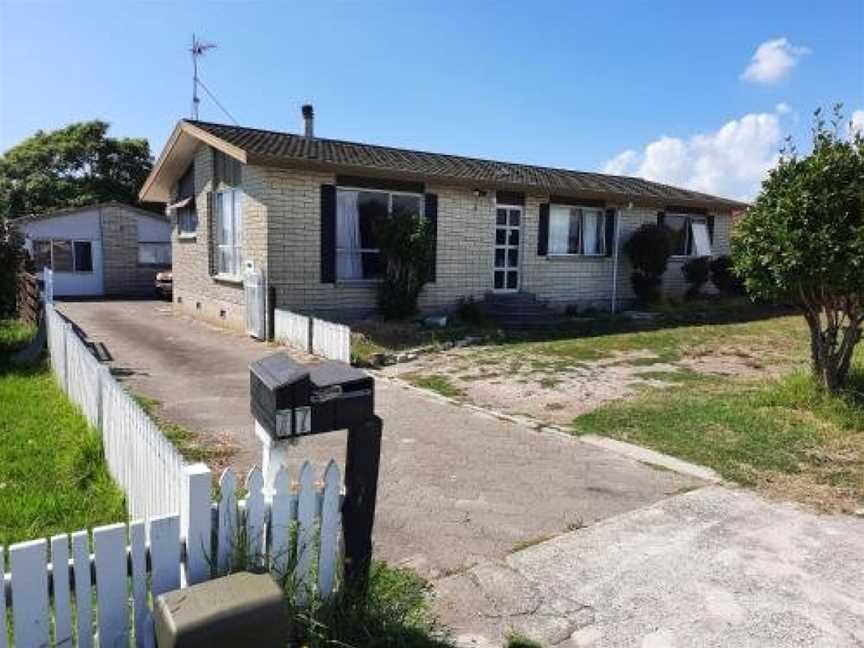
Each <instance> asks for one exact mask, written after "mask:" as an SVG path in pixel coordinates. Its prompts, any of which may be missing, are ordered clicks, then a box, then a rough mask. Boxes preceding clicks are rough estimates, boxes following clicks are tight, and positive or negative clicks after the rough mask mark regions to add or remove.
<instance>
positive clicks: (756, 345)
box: [390, 303, 864, 511]
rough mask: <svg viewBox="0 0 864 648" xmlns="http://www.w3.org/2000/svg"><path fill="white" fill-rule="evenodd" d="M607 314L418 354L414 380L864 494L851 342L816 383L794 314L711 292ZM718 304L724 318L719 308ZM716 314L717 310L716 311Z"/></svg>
mask: <svg viewBox="0 0 864 648" xmlns="http://www.w3.org/2000/svg"><path fill="white" fill-rule="evenodd" d="M673 314H674V316H675V317H676V318H678V319H673V320H672V321H671V322H670V321H667V322H666V327H665V328H660V327H659V326H658V325H657V324H656V323H649V324H648V325H647V326H648V327H649V329H650V330H635V331H629V332H628V331H621V330H619V329H620V328H621V327H624V326H632V325H633V324H632V323H628V324H622V323H618V322H616V323H608V322H607V326H606V334H605V335H604V334H601V333H602V330H603V329H602V327H600V326H599V325H596V324H595V328H594V329H593V330H592V332H590V333H589V334H588V335H586V336H582V337H569V338H568V337H561V338H558V339H551V340H537V339H533V340H507V341H504V342H502V343H500V344H496V345H491V346H485V347H472V348H465V349H456V350H453V351H449V352H446V353H438V354H431V355H429V356H423V357H421V358H420V359H419V360H418V362H416V363H412V364H411V365H408V367H407V368H402V366H400V367H398V368H391V371H390V372H391V373H394V374H396V375H399V373H400V372H402V371H406V370H407V371H410V372H411V373H410V374H409V375H408V376H409V380H411V382H413V383H414V384H416V385H418V386H420V387H425V388H427V389H432V390H434V391H437V392H439V393H444V394H445V395H448V396H456V397H459V398H464V399H465V400H467V401H470V402H474V403H477V404H481V405H484V406H487V407H490V408H492V409H496V410H499V411H504V412H508V413H511V414H527V415H529V416H532V417H534V418H537V419H539V420H542V421H544V422H548V423H556V424H560V425H568V426H570V425H572V427H573V430H574V432H576V433H578V434H582V433H589V432H590V433H595V434H601V435H606V436H610V437H614V438H618V439H622V440H625V441H630V442H632V443H637V444H640V445H644V446H646V447H650V448H653V449H656V450H659V451H661V452H666V453H669V454H672V455H674V456H677V457H680V458H682V459H686V460H688V461H693V462H696V463H699V464H703V465H706V466H710V467H712V468H714V469H715V470H717V471H718V472H719V473H720V474H721V475H723V476H724V477H725V478H727V479H730V480H733V481H737V482H739V483H741V484H745V485H748V486H751V487H754V488H757V489H758V490H759V491H761V492H763V493H765V494H767V495H770V496H777V497H785V498H791V499H795V500H798V501H802V502H806V503H808V504H813V505H815V506H816V507H818V508H820V509H822V510H832V511H851V510H856V509H859V508H861V507H862V506H864V377H862V376H864V348H862V349H861V350H859V353H858V359H857V362H858V365H857V368H856V373H855V374H854V376H853V381H852V385H851V388H850V390H849V391H848V393H846V394H845V395H844V396H842V397H832V396H829V395H826V394H824V393H823V392H821V391H820V390H819V389H818V388H817V387H816V386H815V385H814V384H813V383H812V381H811V380H810V377H809V373H808V372H807V369H806V367H807V363H808V347H807V340H808V337H807V329H806V325H805V324H804V322H803V319H802V318H800V317H799V316H794V315H783V314H775V316H773V317H767V316H766V314H765V312H764V311H759V310H757V311H754V312H753V313H752V315H753V316H754V317H755V319H753V320H752V321H741V319H743V318H745V317H746V316H747V315H748V313H747V310H746V307H744V306H742V305H741V304H740V303H736V304H734V306H730V307H726V306H723V307H722V309H721V317H707V316H706V317H705V320H706V321H705V322H701V321H700V322H693V321H690V322H686V321H683V319H682V318H683V317H684V313H683V312H678V313H676V312H675V311H674V309H673ZM725 315H728V316H729V320H730V321H723V317H722V316H725ZM718 319H719V320H720V321H719V322H718V321H717V320H718Z"/></svg>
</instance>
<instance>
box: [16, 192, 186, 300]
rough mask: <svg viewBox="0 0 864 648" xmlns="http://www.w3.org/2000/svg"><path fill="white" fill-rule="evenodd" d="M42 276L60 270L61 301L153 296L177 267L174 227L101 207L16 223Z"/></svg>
mask: <svg viewBox="0 0 864 648" xmlns="http://www.w3.org/2000/svg"><path fill="white" fill-rule="evenodd" d="M15 223H16V226H17V227H18V229H19V230H20V231H21V233H22V234H23V235H24V240H25V243H24V245H25V247H26V248H27V250H28V251H29V253H30V255H31V256H32V258H33V261H34V264H35V266H36V268H37V271H38V272H39V273H40V275H41V272H42V269H43V268H45V267H48V268H51V269H53V271H54V294H55V296H58V297H98V296H104V295H118V296H119V295H128V296H133V295H150V294H152V293H153V282H154V278H155V276H156V273H157V272H160V271H162V270H165V269H168V268H170V267H171V225H170V223H169V222H168V220H167V219H166V218H165V217H164V216H161V215H160V214H156V213H153V212H149V211H145V210H143V209H139V208H137V207H132V206H130V205H123V204H121V203H115V202H112V203H100V204H96V205H87V206H85V207H75V208H70V209H64V210H60V211H54V212H48V213H45V214H37V215H34V216H26V217H23V218H19V219H17V220H16V221H15Z"/></svg>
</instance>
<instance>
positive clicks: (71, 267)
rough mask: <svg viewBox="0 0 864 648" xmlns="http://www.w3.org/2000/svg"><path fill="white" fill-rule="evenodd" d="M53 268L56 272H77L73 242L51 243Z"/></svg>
mask: <svg viewBox="0 0 864 648" xmlns="http://www.w3.org/2000/svg"><path fill="white" fill-rule="evenodd" d="M51 268H52V269H53V270H54V271H55V272H75V257H74V256H73V254H72V241H51Z"/></svg>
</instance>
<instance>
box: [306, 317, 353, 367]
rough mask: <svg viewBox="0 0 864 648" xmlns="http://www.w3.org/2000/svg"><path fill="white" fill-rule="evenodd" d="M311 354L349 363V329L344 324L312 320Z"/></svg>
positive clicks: (315, 318)
mask: <svg viewBox="0 0 864 648" xmlns="http://www.w3.org/2000/svg"><path fill="white" fill-rule="evenodd" d="M312 353H314V354H315V355H320V356H324V357H325V358H330V359H331V360H341V361H342V362H351V329H350V328H349V327H347V326H345V325H344V324H334V323H333V322H328V321H327V320H322V319H318V318H317V317H313V318H312Z"/></svg>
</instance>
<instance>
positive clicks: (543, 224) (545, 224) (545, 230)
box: [537, 203, 549, 256]
mask: <svg viewBox="0 0 864 648" xmlns="http://www.w3.org/2000/svg"><path fill="white" fill-rule="evenodd" d="M548 250H549V203H541V204H540V222H539V226H538V227H537V256H546V254H547V253H548Z"/></svg>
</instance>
